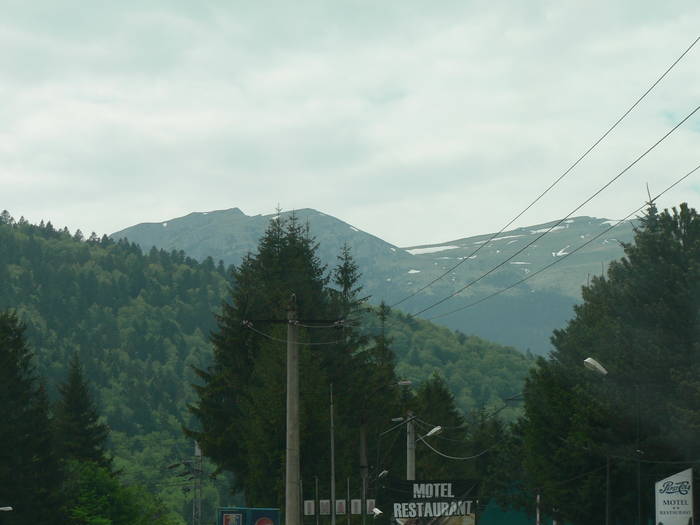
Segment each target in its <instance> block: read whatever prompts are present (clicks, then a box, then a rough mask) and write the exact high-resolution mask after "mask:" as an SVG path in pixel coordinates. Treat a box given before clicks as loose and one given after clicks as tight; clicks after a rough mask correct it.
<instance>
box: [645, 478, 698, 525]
mask: <svg viewBox="0 0 700 525" xmlns="http://www.w3.org/2000/svg"><path fill="white" fill-rule="evenodd" d="M654 493H655V495H656V521H655V523H659V524H660V525H688V523H692V522H693V469H692V468H689V469H688V470H684V471H683V472H678V473H676V474H674V475H673V476H669V477H667V478H666V479H662V480H661V481H659V482H657V483H656V484H655V485H654Z"/></svg>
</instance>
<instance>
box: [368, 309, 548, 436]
mask: <svg viewBox="0 0 700 525" xmlns="http://www.w3.org/2000/svg"><path fill="white" fill-rule="evenodd" d="M380 324H381V321H380V319H379V317H378V316H377V315H368V316H366V317H365V318H364V319H363V327H364V328H363V330H365V332H366V333H368V334H380V333H385V334H386V337H387V338H388V339H389V340H390V344H391V348H392V350H393V351H394V352H395V353H396V361H397V364H396V374H397V376H398V377H400V378H402V379H409V380H411V381H413V382H414V383H415V384H419V383H421V382H422V381H425V380H427V379H428V378H430V377H431V376H432V375H433V374H434V373H436V372H437V373H438V374H439V375H440V376H441V377H442V378H443V379H444V381H445V383H446V384H447V387H448V389H449V391H450V392H451V393H452V394H453V395H454V397H455V403H456V405H457V407H459V409H460V410H461V411H462V412H463V413H469V412H473V411H479V410H483V409H500V408H502V406H503V401H502V400H503V399H506V398H508V397H510V396H512V395H513V394H515V393H517V392H520V391H521V389H522V386H523V384H524V382H525V377H526V376H527V373H528V371H529V369H530V368H531V367H532V366H533V364H534V359H533V358H532V356H530V355H529V354H522V353H520V352H518V351H517V350H515V349H514V348H510V347H505V346H501V345H498V344H496V343H492V342H489V341H486V340H484V339H481V338H479V337H476V336H467V335H465V334H462V333H460V332H454V331H452V330H449V329H448V328H444V327H441V326H438V325H435V324H433V323H430V322H428V321H424V320H422V319H416V318H414V317H409V316H407V315H406V314H403V313H401V312H398V311H394V312H392V314H391V315H389V316H388V317H387V318H386V322H385V329H384V331H382V328H381V326H380ZM517 413H518V410H517V408H507V409H505V410H503V411H502V412H501V416H502V417H503V418H504V419H506V420H511V419H513V418H514V417H515V416H516V415H517ZM435 423H436V424H440V423H439V422H438V421H436V422H435Z"/></svg>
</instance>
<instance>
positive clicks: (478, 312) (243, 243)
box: [111, 207, 633, 354]
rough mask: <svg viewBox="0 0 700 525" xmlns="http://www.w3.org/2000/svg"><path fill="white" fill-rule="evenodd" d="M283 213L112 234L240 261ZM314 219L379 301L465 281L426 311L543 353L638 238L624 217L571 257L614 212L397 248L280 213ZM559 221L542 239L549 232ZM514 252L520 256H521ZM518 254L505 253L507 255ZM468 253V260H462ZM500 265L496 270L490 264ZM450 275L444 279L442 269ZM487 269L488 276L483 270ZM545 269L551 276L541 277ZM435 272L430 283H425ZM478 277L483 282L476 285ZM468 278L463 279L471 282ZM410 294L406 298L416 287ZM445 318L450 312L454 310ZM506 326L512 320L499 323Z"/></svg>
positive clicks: (318, 234)
mask: <svg viewBox="0 0 700 525" xmlns="http://www.w3.org/2000/svg"><path fill="white" fill-rule="evenodd" d="M277 215H278V214H277V213H272V214H267V215H260V214H258V215H253V216H249V215H246V214H245V213H244V212H243V211H242V210H241V209H240V208H238V207H235V208H229V209H226V210H214V211H209V212H192V213H190V214H188V215H185V216H183V217H177V218H174V219H168V220H166V221H161V222H156V223H141V224H138V225H134V226H131V227H129V228H125V229H123V230H120V231H119V232H115V233H113V234H112V235H111V237H112V238H114V239H119V238H123V237H126V238H128V239H129V240H130V241H131V242H135V243H137V244H139V245H140V246H141V248H142V249H143V250H144V251H146V250H148V249H150V247H151V246H156V247H157V248H162V249H165V250H183V251H184V252H185V253H186V254H187V255H188V256H191V257H193V258H195V259H197V260H200V261H201V260H204V259H205V258H206V257H212V258H213V259H215V260H217V259H221V260H223V261H224V263H226V264H234V265H237V264H240V261H241V260H242V258H243V257H245V255H246V254H247V253H249V252H250V251H252V250H254V249H255V247H256V245H257V241H258V239H259V238H260V237H261V236H262V234H263V232H264V229H265V228H266V227H267V224H268V223H269V221H270V220H271V219H272V218H273V217H276V216H277ZM281 216H282V217H283V218H289V217H291V216H295V217H296V218H297V220H300V221H303V222H306V223H307V224H308V225H309V228H310V233H311V235H312V236H313V237H315V239H316V240H317V241H318V242H319V244H320V250H319V257H320V258H321V260H322V261H323V262H324V263H325V264H326V265H328V266H329V267H332V266H334V264H335V262H336V257H337V255H338V253H339V252H340V249H341V248H342V246H343V245H344V244H346V243H347V244H348V246H349V247H350V248H351V250H352V253H353V256H354V257H355V259H356V261H357V263H358V265H359V266H360V268H362V269H363V272H364V275H363V278H362V282H361V284H362V285H363V286H364V288H365V292H366V293H368V294H370V295H371V296H372V301H373V302H374V303H375V304H376V303H379V302H380V301H385V302H386V303H387V304H390V305H391V304H396V303H399V302H400V303H401V304H400V305H399V306H400V307H401V309H404V310H405V311H406V312H407V313H409V314H411V313H412V312H418V311H420V310H423V309H425V308H427V307H430V306H431V305H432V304H434V303H435V302H437V301H438V300H440V299H442V298H443V297H446V296H448V295H451V294H453V293H454V292H455V290H458V289H459V288H462V287H464V288H465V290H464V292H462V293H460V294H458V295H457V296H456V297H453V298H451V299H450V300H449V301H447V302H446V303H445V304H444V305H441V306H440V307H439V308H434V309H430V310H427V311H426V312H425V313H424V314H423V315H421V317H424V318H428V319H431V318H435V316H440V317H439V318H436V319H435V320H436V322H439V323H441V324H444V325H445V326H448V327H449V328H452V329H457V330H460V331H462V332H465V333H473V334H475V335H477V336H479V337H483V338H485V339H488V340H493V341H496V342H498V343H501V344H505V345H510V346H514V347H516V348H519V349H520V350H521V351H524V350H526V349H530V350H531V351H532V352H533V353H536V354H546V353H547V352H548V351H549V350H550V348H551V347H550V344H549V336H550V335H551V333H552V331H553V330H554V329H557V328H561V327H563V326H564V324H565V323H566V321H567V320H568V319H569V318H570V317H571V316H572V315H573V306H574V305H575V304H577V303H578V302H579V301H580V289H581V286H582V285H585V284H586V282H587V281H588V280H589V279H590V277H591V276H592V275H597V274H599V273H600V272H601V271H604V269H605V267H606V265H607V264H608V263H609V262H610V261H611V260H614V259H618V258H620V257H621V256H622V255H623V250H622V247H621V245H620V241H623V242H629V241H631V240H632V235H633V230H632V226H633V223H632V222H629V221H628V222H625V223H624V224H622V225H620V226H619V227H618V228H617V229H616V230H613V232H614V233H612V232H611V233H610V234H606V235H605V236H603V237H601V238H600V239H597V240H596V241H594V242H591V243H590V245H589V246H587V247H586V248H585V249H582V250H580V251H579V252H578V253H576V254H575V255H574V256H572V257H568V255H569V254H570V253H571V251H572V250H574V249H576V247H577V246H579V245H580V244H582V243H584V242H587V241H589V240H591V238H592V237H594V236H595V235H598V234H599V233H600V232H601V231H602V228H607V227H608V226H609V225H610V223H611V222H612V221H610V220H608V219H600V218H595V217H588V216H579V217H573V218H570V219H567V220H566V221H564V222H562V223H561V224H557V223H559V222H560V221H556V220H555V221H548V222H545V223H540V224H534V225H530V226H523V227H518V228H514V229H512V230H507V231H503V232H501V233H499V234H498V235H497V236H495V237H494V238H493V239H491V237H492V236H493V234H492V233H491V234H480V235H476V236H469V237H463V238H459V239H455V240H452V241H445V242H440V243H433V244H417V245H413V246H407V247H399V246H396V245H394V244H391V243H389V242H387V241H384V240H383V239H381V238H380V237H378V236H375V235H373V234H371V233H368V232H365V231H363V230H361V229H359V228H356V227H355V226H352V225H351V224H349V223H347V222H345V221H343V220H341V219H338V218H336V217H334V216H332V215H329V214H326V213H324V212H320V211H318V210H315V209H312V208H302V209H299V210H294V211H285V212H281ZM549 228H551V229H552V231H551V232H549V233H548V234H547V235H545V236H542V237H541V238H539V239H538V236H540V235H541V234H542V233H543V232H545V231H546V230H548V229H549ZM516 254H517V255H516ZM511 256H512V257H513V258H512V260H510V261H507V263H504V262H503V259H505V258H508V257H511ZM467 258H468V259H469V260H468V261H465V260H464V259H467ZM560 258H562V259H561V261H558V264H556V265H555V266H553V267H552V268H551V269H548V270H547V272H543V274H541V275H538V276H537V278H536V279H530V278H528V275H530V274H531V273H534V272H537V270H538V269H539V268H541V267H544V266H546V265H548V264H550V263H551V262H552V261H555V260H557V259H560ZM496 265H500V267H499V269H498V271H495V272H492V271H491V270H492V269H493V268H494V267H495V266H496ZM444 273H447V275H445V276H444V277H442V278H440V279H438V278H439V277H440V276H441V275H442V274H444ZM487 273H488V275H487V276H486V277H483V276H484V274H487ZM543 276H546V278H543ZM435 279H438V280H437V281H436V282H435V283H434V284H433V285H431V286H430V287H427V288H425V289H424V290H421V289H422V288H424V287H425V285H426V284H428V283H430V282H431V281H434V280H435ZM523 279H526V280H527V281H526V282H524V283H522V284H519V285H517V286H514V287H512V288H510V289H509V290H508V291H507V292H504V293H502V294H500V295H498V296H496V297H494V298H492V299H489V301H485V302H484V303H481V304H480V305H479V306H478V307H473V306H470V305H471V304H472V303H474V302H475V301H478V300H480V299H481V298H482V297H485V296H487V295H491V294H493V293H494V292H498V291H499V290H503V289H504V288H506V287H510V286H511V285H513V283H517V282H519V281H522V280H523ZM471 281H476V282H475V283H473V284H471V285H470V284H469V283H470V282H471ZM465 285H466V286H465ZM412 294H415V295H413V296H412V297H410V299H409V300H407V301H403V299H405V298H407V297H408V296H409V295H412ZM455 310H456V312H455V313H452V314H450V315H446V316H444V317H442V316H443V314H446V313H449V312H452V311H455ZM503 324H505V325H507V326H506V328H502V327H498V326H499V325H503Z"/></svg>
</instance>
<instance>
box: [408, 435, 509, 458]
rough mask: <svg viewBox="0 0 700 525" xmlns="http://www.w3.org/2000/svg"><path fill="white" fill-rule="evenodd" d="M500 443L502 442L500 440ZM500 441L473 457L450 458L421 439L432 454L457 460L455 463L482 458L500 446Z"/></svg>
mask: <svg viewBox="0 0 700 525" xmlns="http://www.w3.org/2000/svg"><path fill="white" fill-rule="evenodd" d="M501 441H502V440H501ZM501 441H498V442H497V443H494V444H493V445H491V446H490V447H488V448H487V449H485V450H482V451H481V452H479V453H478V454H474V455H473V456H467V457H457V456H450V455H448V454H444V453H442V452H440V451H439V450H438V449H436V448H434V447H433V446H432V445H431V444H430V443H428V442H427V441H426V440H425V439H421V442H422V443H424V444H425V446H426V447H428V448H429V449H430V450H432V451H433V452H435V453H436V454H437V455H438V456H442V457H443V458H446V459H454V460H457V461H466V460H468V459H476V458H478V457H481V456H483V455H484V454H486V453H487V452H488V451H490V450H491V449H493V448H495V447H497V446H498V445H500V444H501Z"/></svg>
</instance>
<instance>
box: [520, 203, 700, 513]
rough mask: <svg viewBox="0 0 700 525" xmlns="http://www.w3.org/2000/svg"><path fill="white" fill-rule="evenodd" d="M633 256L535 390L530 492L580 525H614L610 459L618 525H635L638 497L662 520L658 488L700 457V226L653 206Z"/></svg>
mask: <svg viewBox="0 0 700 525" xmlns="http://www.w3.org/2000/svg"><path fill="white" fill-rule="evenodd" d="M624 249H625V257H624V258H623V259H622V260H620V261H618V262H614V263H612V264H611V265H610V267H609V268H608V272H607V276H600V277H596V278H594V279H593V280H592V282H591V284H590V286H587V287H585V288H584V289H583V298H584V302H583V304H581V305H580V306H578V307H577V308H576V311H575V317H574V318H573V319H572V320H571V321H570V322H569V323H568V325H567V327H566V328H564V329H562V330H559V331H556V332H555V333H554V336H553V339H552V340H553V343H554V346H555V350H554V351H553V352H552V354H551V356H550V357H549V358H548V359H546V360H545V359H542V360H540V362H539V364H538V365H539V366H538V367H537V368H536V369H535V370H534V371H533V372H532V373H531V375H530V377H529V379H528V381H527V384H526V389H525V401H526V405H525V408H526V413H525V419H524V422H523V425H522V437H523V455H524V468H525V470H526V472H527V474H526V475H527V478H528V479H526V480H525V481H526V483H527V485H528V486H529V488H530V489H531V490H533V491H534V490H537V491H538V492H540V493H541V494H542V497H543V499H544V501H545V505H546V506H547V507H548V508H550V509H551V508H556V509H558V512H560V513H561V514H562V515H563V516H564V517H565V518H566V519H568V520H570V521H571V522H572V523H581V524H585V523H593V522H594V521H598V522H600V521H602V519H603V516H604V505H605V499H606V498H605V487H606V481H605V468H606V464H607V459H608V458H609V459H610V466H611V486H612V491H613V494H612V514H613V517H614V519H615V520H616V521H615V523H631V522H636V521H635V520H636V516H637V505H638V501H637V498H638V497H639V498H640V504H641V507H640V510H641V515H642V519H643V520H644V522H646V519H647V518H651V516H652V512H653V501H652V500H651V498H650V495H651V493H652V492H651V490H650V488H651V487H652V486H653V483H654V481H655V480H658V479H661V478H663V477H665V476H667V475H669V474H670V473H672V472H675V471H678V470H682V469H683V468H687V467H689V466H691V464H692V461H694V460H697V459H698V457H700V446H699V445H698V442H697V435H698V434H697V431H698V429H699V428H700V427H699V426H698V423H699V422H700V419H699V418H700V397H699V394H700V380H699V379H698V377H700V375H699V374H698V372H700V359H699V358H700V330H699V328H700V324H699V323H700V317H699V316H698V314H699V313H700V217H699V216H698V214H697V212H696V211H695V210H693V209H691V208H689V207H688V206H687V205H686V204H682V205H681V206H680V208H679V209H675V208H674V209H672V210H670V211H669V210H665V211H663V212H661V213H659V212H657V210H656V208H655V207H654V206H653V205H652V206H650V207H649V209H648V210H647V213H646V216H645V217H644V218H643V220H642V221H641V226H640V227H639V228H638V229H637V230H636V232H635V239H634V242H633V243H631V244H628V245H625V246H624ZM587 357H593V358H595V359H596V360H597V361H599V362H600V363H601V364H602V365H603V366H604V367H605V368H606V369H607V371H608V374H607V375H606V376H602V375H599V374H595V373H593V372H591V371H590V370H587V369H584V367H583V360H584V359H585V358H587ZM638 483H639V485H638Z"/></svg>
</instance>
